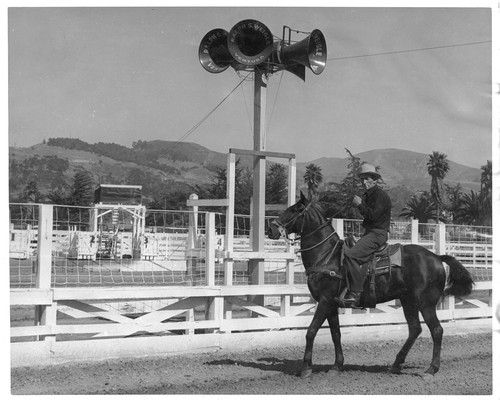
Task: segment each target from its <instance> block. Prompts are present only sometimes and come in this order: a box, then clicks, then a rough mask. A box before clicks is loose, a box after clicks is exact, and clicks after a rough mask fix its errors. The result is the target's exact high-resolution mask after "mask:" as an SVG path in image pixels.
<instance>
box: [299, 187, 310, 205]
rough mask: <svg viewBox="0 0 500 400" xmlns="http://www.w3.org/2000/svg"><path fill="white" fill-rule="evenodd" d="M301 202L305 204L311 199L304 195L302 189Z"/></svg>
mask: <svg viewBox="0 0 500 400" xmlns="http://www.w3.org/2000/svg"><path fill="white" fill-rule="evenodd" d="M300 202H301V203H302V204H304V205H306V204H307V203H309V199H308V198H307V197H306V196H305V195H304V192H302V190H301V191H300Z"/></svg>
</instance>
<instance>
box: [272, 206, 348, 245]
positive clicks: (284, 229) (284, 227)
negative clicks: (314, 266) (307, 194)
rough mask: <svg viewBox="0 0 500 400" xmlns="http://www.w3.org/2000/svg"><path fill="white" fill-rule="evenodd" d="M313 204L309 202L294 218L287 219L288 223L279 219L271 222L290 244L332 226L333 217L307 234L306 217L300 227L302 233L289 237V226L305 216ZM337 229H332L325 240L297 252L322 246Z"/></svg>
mask: <svg viewBox="0 0 500 400" xmlns="http://www.w3.org/2000/svg"><path fill="white" fill-rule="evenodd" d="M311 204H312V203H308V204H307V205H306V206H305V207H304V209H303V210H301V211H300V212H299V213H298V214H297V215H296V216H295V217H293V218H292V219H290V220H289V221H287V222H286V223H284V224H283V223H282V222H281V221H279V220H274V221H272V222H271V224H274V225H276V226H277V228H278V231H279V232H280V234H281V235H282V236H283V237H284V239H285V241H286V242H287V243H288V244H290V245H292V246H293V245H295V244H296V243H298V242H299V241H300V240H302V239H304V238H307V237H309V236H311V235H312V234H314V233H316V232H318V231H320V230H322V229H323V228H325V227H327V226H328V225H330V226H331V222H332V218H328V219H327V220H326V221H325V222H324V223H322V224H321V225H320V226H318V227H317V228H316V229H314V230H312V231H311V232H308V233H306V234H303V232H304V224H305V218H302V226H301V228H300V233H299V236H298V237H296V238H293V239H292V238H290V237H289V233H288V231H287V227H288V226H290V225H292V224H294V223H295V221H297V219H298V218H300V217H302V216H304V215H305V214H306V212H307V211H308V210H309V208H310V207H311ZM335 233H336V232H335V229H334V230H333V231H332V233H330V234H329V235H328V236H327V237H326V238H324V239H323V240H321V241H320V242H318V243H316V244H314V245H313V246H311V247H308V248H306V249H300V250H296V251H295V252H296V253H303V252H306V251H309V250H312V249H315V248H316V247H319V246H321V245H322V244H323V243H325V242H326V241H327V240H329V239H330V238H331V237H332V236H333V235H335ZM338 243H339V242H338V241H337V242H336V243H335V247H334V249H335V248H336V247H337V244H338Z"/></svg>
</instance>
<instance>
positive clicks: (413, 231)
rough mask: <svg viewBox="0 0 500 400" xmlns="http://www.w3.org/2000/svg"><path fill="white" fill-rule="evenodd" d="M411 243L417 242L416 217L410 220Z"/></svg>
mask: <svg viewBox="0 0 500 400" xmlns="http://www.w3.org/2000/svg"><path fill="white" fill-rule="evenodd" d="M411 243H412V244H418V219H412V220H411Z"/></svg>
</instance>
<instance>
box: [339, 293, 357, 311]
mask: <svg viewBox="0 0 500 400" xmlns="http://www.w3.org/2000/svg"><path fill="white" fill-rule="evenodd" d="M360 297H361V292H351V291H349V292H347V293H346V295H345V297H344V298H343V299H342V302H343V303H344V304H343V305H344V308H359V300H360Z"/></svg>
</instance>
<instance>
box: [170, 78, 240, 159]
mask: <svg viewBox="0 0 500 400" xmlns="http://www.w3.org/2000/svg"><path fill="white" fill-rule="evenodd" d="M249 75H250V73H249V74H248V75H247V76H246V77H245V78H243V79H241V80H240V82H239V83H238V84H237V85H236V86H235V87H234V88H233V90H231V91H230V92H229V93H228V94H227V96H226V97H224V98H223V99H222V100H221V101H220V102H219V104H217V105H216V106H215V107H214V108H213V109H212V110H211V111H210V112H209V113H208V114H207V115H205V116H204V117H203V118H202V119H201V120H200V121H199V122H198V123H196V124H195V125H194V126H193V127H192V128H191V129H189V130H188V131H187V132H186V133H185V134H184V135H182V136H181V137H180V138H179V139H177V141H176V142H175V143H174V144H173V145H172V146H170V147H169V148H167V149H166V150H165V151H164V152H163V154H164V155H165V154H168V153H169V152H171V151H172V150H174V149H175V148H176V147H177V146H179V145H180V144H181V143H182V142H183V141H184V140H186V139H187V138H188V136H190V135H191V134H192V133H193V132H194V131H195V130H196V129H198V127H199V126H200V125H201V124H203V122H205V121H206V120H207V119H208V118H209V117H210V116H211V115H212V114H213V113H214V112H215V110H217V109H218V108H219V107H220V106H221V105H222V103H224V102H225V101H226V100H227V98H228V97H229V96H231V94H233V92H234V91H235V90H236V89H238V87H239V86H240V85H241V84H242V83H243V82H245V80H246V78H247V77H248V76H249Z"/></svg>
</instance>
